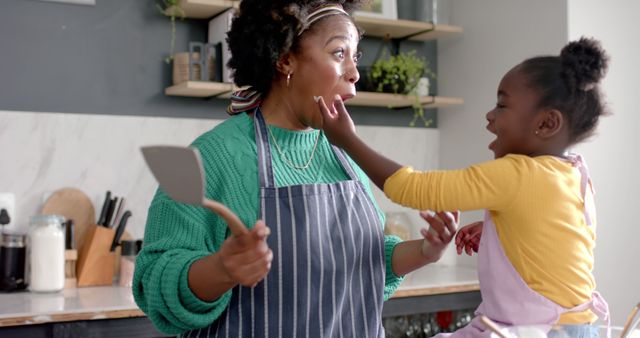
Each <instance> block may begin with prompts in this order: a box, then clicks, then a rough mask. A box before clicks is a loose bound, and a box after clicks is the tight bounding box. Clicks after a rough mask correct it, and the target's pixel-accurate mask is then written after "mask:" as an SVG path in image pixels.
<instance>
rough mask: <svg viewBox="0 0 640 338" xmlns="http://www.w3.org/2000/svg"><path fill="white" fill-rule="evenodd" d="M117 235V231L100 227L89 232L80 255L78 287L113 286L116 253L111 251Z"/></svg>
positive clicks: (92, 228) (93, 227)
mask: <svg viewBox="0 0 640 338" xmlns="http://www.w3.org/2000/svg"><path fill="white" fill-rule="evenodd" d="M115 233H116V231H115V229H111V228H106V227H103V226H98V225H93V226H92V227H91V229H89V230H88V234H87V235H86V237H85V242H84V243H85V244H84V246H83V247H82V250H81V251H80V253H79V255H78V267H77V276H78V286H96V285H111V284H113V275H114V271H115V265H116V253H115V251H109V250H110V249H111V242H113V238H114V236H115Z"/></svg>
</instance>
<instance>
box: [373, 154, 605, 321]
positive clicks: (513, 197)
mask: <svg viewBox="0 0 640 338" xmlns="http://www.w3.org/2000/svg"><path fill="white" fill-rule="evenodd" d="M580 182H581V175H580V172H579V170H578V169H577V168H574V167H573V166H572V165H571V163H569V162H567V161H565V160H562V159H559V158H556V157H553V156H540V157H533V158H532V157H528V156H523V155H507V156H505V157H503V158H500V159H496V160H493V161H488V162H485V163H481V164H477V165H473V166H470V167H468V168H466V169H462V170H448V171H428V172H414V171H413V170H412V169H411V168H410V167H404V168H402V169H400V170H398V171H397V172H396V173H394V174H393V175H392V176H391V177H389V178H388V179H387V181H386V182H385V184H384V192H385V194H386V195H387V196H388V197H389V198H390V199H391V200H392V201H394V202H396V203H398V204H401V205H404V206H407V207H411V208H415V209H419V210H425V209H430V210H435V211H444V210H458V209H459V210H477V209H487V210H489V212H490V214H491V218H492V220H493V222H494V223H495V225H496V230H497V232H498V236H499V238H500V242H501V243H502V247H503V249H504V251H505V254H506V256H507V257H508V258H509V260H510V261H511V263H512V264H513V266H514V268H515V269H516V271H517V272H518V273H519V274H520V276H522V279H523V280H524V281H525V282H526V283H527V285H529V287H530V288H531V289H533V290H535V291H536V292H538V293H540V294H542V295H543V296H545V297H547V298H548V299H550V300H552V301H554V302H556V303H557V304H560V305H561V306H563V307H573V306H576V305H579V304H582V303H584V302H586V301H588V300H589V299H591V294H592V292H593V290H594V289H595V280H594V277H593V274H592V271H593V260H594V259H593V248H594V246H595V225H596V215H595V208H594V205H593V195H592V194H591V189H586V191H587V195H586V198H583V197H582V193H581V190H580ZM585 200H586V202H585ZM585 205H586V207H587V208H588V210H589V215H590V217H591V221H592V223H593V224H592V226H588V225H587V224H586V220H585V217H584V210H585ZM514 301H517V300H515V299H514ZM595 319H596V316H595V315H594V314H593V313H592V312H591V311H589V310H588V311H585V312H580V313H566V314H564V315H562V316H561V317H560V321H559V323H561V324H579V323H591V322H593V321H595Z"/></svg>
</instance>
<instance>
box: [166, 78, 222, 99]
mask: <svg viewBox="0 0 640 338" xmlns="http://www.w3.org/2000/svg"><path fill="white" fill-rule="evenodd" d="M233 88H234V86H233V84H231V83H222V82H207V81H187V82H182V83H180V84H177V85H173V86H171V87H168V88H166V89H165V90H164V93H165V94H166V95H171V96H190V97H212V96H218V95H220V94H224V93H229V92H231V91H232V90H233Z"/></svg>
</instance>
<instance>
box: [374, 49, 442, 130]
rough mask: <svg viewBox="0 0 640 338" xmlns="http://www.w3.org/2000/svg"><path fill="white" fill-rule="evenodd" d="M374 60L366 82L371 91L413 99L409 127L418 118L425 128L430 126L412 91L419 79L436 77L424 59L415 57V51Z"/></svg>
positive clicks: (417, 98) (418, 100)
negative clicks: (407, 96)
mask: <svg viewBox="0 0 640 338" xmlns="http://www.w3.org/2000/svg"><path fill="white" fill-rule="evenodd" d="M385 54H387V53H386V51H385V52H383V57H382V58H380V59H378V60H376V61H375V62H374V63H373V65H372V66H371V69H370V70H369V73H368V81H369V82H370V85H371V86H372V87H373V90H375V91H377V92H381V93H394V94H402V95H409V96H411V97H413V98H414V103H413V105H412V107H413V113H414V114H413V120H412V121H411V123H410V126H414V125H415V122H416V121H417V119H418V118H420V119H422V120H423V122H424V123H425V126H429V125H430V124H431V122H432V121H431V120H425V118H424V108H423V107H422V104H421V103H420V97H419V96H418V94H417V93H416V92H415V91H414V89H415V87H416V85H417V84H418V81H419V80H420V78H421V77H431V78H434V79H435V77H436V75H435V73H434V72H433V71H432V70H431V68H430V67H429V63H428V62H427V60H425V58H423V57H420V56H417V55H416V51H415V50H412V51H410V52H407V53H398V54H397V55H392V56H388V57H385V56H384V55H385Z"/></svg>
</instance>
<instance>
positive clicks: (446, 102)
mask: <svg viewBox="0 0 640 338" xmlns="http://www.w3.org/2000/svg"><path fill="white" fill-rule="evenodd" d="M419 100H420V103H421V104H422V106H423V107H425V108H442V107H449V106H456V105H462V104H464V100H463V99H461V98H458V97H445V96H421V97H420V98H419ZM414 102H415V97H413V96H409V95H401V94H389V93H373V92H358V94H357V95H356V97H354V98H352V99H350V100H348V101H346V102H345V104H346V105H351V106H365V107H386V108H406V107H411V106H412V105H413V103H414Z"/></svg>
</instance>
